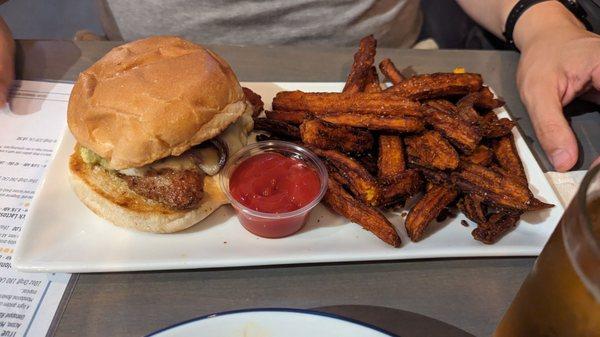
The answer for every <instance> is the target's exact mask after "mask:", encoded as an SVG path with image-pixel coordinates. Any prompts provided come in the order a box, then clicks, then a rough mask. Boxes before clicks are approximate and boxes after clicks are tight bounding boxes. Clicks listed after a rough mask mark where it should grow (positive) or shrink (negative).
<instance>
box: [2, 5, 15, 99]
mask: <svg viewBox="0 0 600 337" xmlns="http://www.w3.org/2000/svg"><path fill="white" fill-rule="evenodd" d="M0 3H1V1H0ZM14 78H15V41H14V40H13V38H12V34H11V33H10V29H9V28H8V26H7V25H6V23H5V22H4V20H3V19H2V18H1V17H0V107H1V106H4V105H5V104H6V102H7V100H8V90H9V89H10V86H11V84H12V82H13V80H14Z"/></svg>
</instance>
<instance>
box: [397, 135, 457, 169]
mask: <svg viewBox="0 0 600 337" xmlns="http://www.w3.org/2000/svg"><path fill="white" fill-rule="evenodd" d="M404 141H405V143H406V146H407V147H406V153H407V154H408V160H409V161H411V162H414V163H416V164H418V165H422V166H426V167H430V168H436V169H439V170H446V169H451V170H453V169H455V168H457V167H458V163H459V162H458V153H456V150H454V148H453V147H452V145H450V144H449V143H448V141H447V140H446V139H445V138H444V137H442V135H441V134H440V133H439V132H437V131H425V132H423V133H422V134H420V135H416V136H410V137H406V138H405V139H404Z"/></svg>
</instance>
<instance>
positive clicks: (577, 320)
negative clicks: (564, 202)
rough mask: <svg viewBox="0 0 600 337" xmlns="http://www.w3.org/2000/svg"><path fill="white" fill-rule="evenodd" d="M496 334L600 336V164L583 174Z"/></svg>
mask: <svg viewBox="0 0 600 337" xmlns="http://www.w3.org/2000/svg"><path fill="white" fill-rule="evenodd" d="M494 336H495V337H508V336H510V337H522V336H527V337H536V336H545V337H546V336H547V337H554V336H557V337H558V336H569V337H570V336H573V337H595V336H600V165H597V166H596V167H595V168H593V169H592V170H590V171H589V172H588V174H587V175H586V176H585V178H584V179H583V182H582V184H581V186H580V187H579V191H578V192H577V194H576V195H575V197H574V199H573V200H572V201H571V204H570V205H569V207H568V208H567V210H566V211H565V213H564V215H563V217H562V219H561V220H560V223H559V224H558V226H557V227H556V229H555V230H554V233H553V234H552V236H551V237H550V240H549V241H548V242H547V243H546V246H545V247H544V250H543V251H542V253H541V254H540V256H539V257H538V258H537V260H536V261H535V264H534V266H533V270H532V271H531V272H530V274H529V276H527V279H525V282H523V284H522V285H521V289H520V290H519V292H518V293H517V296H516V297H515V298H514V300H513V302H512V304H511V305H510V307H509V308H508V310H507V312H506V313H505V314H504V317H503V319H502V321H501V322H500V324H499V325H498V327H497V328H496V331H495V332H494Z"/></svg>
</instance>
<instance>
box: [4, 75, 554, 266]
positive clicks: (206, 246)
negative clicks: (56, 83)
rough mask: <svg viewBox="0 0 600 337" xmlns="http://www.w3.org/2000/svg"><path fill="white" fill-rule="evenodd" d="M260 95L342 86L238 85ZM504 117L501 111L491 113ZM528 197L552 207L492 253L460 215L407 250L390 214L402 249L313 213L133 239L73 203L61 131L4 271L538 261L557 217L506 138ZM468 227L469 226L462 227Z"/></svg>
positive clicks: (543, 183) (68, 138)
mask: <svg viewBox="0 0 600 337" xmlns="http://www.w3.org/2000/svg"><path fill="white" fill-rule="evenodd" d="M244 85H245V86H248V87H250V88H252V89H253V90H255V91H256V92H257V93H259V94H260V95H262V97H263V100H264V102H265V103H266V105H267V108H269V105H270V102H271V101H272V98H273V96H274V95H275V93H277V92H278V91H281V90H304V91H340V90H341V88H342V87H343V83H244ZM498 112H499V113H500V115H501V116H502V117H508V114H507V112H506V110H504V109H500V110H499V111H498ZM514 135H515V138H516V145H517V148H518V151H519V153H520V155H521V158H522V159H523V163H524V165H525V170H526V172H527V176H528V178H529V182H530V187H531V189H532V191H533V193H534V194H535V195H536V196H537V197H539V198H540V199H541V200H543V201H546V202H550V203H553V204H555V205H556V206H555V207H554V208H551V209H546V210H543V211H538V212H529V213H527V214H525V215H524V216H523V217H522V220H521V221H520V223H519V224H518V227H517V228H516V229H515V230H513V231H512V232H510V233H509V234H507V235H506V236H505V237H504V238H502V239H501V240H500V241H499V242H498V243H496V244H494V245H485V244H483V243H481V242H479V241H475V240H474V239H473V238H472V236H471V231H472V230H473V228H474V227H473V225H471V226H470V227H465V226H462V225H461V220H464V219H465V217H464V216H463V215H462V214H459V215H458V216H457V217H454V218H451V219H448V220H446V221H444V222H443V223H441V224H437V223H434V224H431V226H430V227H431V228H430V229H429V230H428V235H427V237H426V238H425V239H424V240H422V241H420V242H418V243H413V242H410V240H409V239H408V237H407V235H406V232H405V230H404V220H403V216H402V212H401V211H397V212H394V213H389V214H388V216H389V217H390V220H391V222H392V223H393V224H394V225H395V226H396V228H397V229H398V232H399V233H400V236H401V238H402V242H403V245H402V247H401V248H393V247H390V246H388V245H387V244H385V243H383V242H382V241H381V240H379V239H378V238H376V237H375V236H374V235H372V234H371V233H370V232H368V231H366V230H364V229H362V227H361V226H359V225H357V224H353V223H349V222H348V221H347V220H346V219H344V218H342V217H340V216H337V215H335V214H333V213H332V212H330V211H329V210H328V209H327V208H325V207H324V206H322V205H319V206H318V207H317V208H316V209H315V210H314V211H313V212H312V214H311V216H310V219H309V221H308V223H307V225H306V226H305V228H304V229H302V230H301V231H300V232H299V233H297V234H295V235H293V236H290V237H287V238H283V239H264V238H259V237H257V236H254V235H252V234H250V233H249V232H247V231H246V230H245V229H244V228H243V227H242V226H241V225H240V223H239V222H238V220H237V218H236V216H235V214H234V212H233V210H232V208H231V207H230V206H223V207H221V208H220V209H219V210H218V211H216V212H215V213H213V214H212V215H211V216H210V217H209V218H207V219H205V220H204V221H202V222H200V223H199V224H197V225H196V226H194V227H192V228H190V229H188V230H185V231H183V232H180V233H175V234H150V233H140V232H135V231H131V230H127V229H123V228H119V227H115V226H113V225H111V224H110V223H108V222H106V221H104V220H103V219H101V218H99V217H97V216H96V215H95V214H94V213H92V212H91V211H90V210H88V209H87V208H86V207H85V206H84V205H83V204H82V203H81V202H80V201H79V199H77V197H76V196H75V194H74V193H73V192H72V191H71V188H70V186H69V182H68V180H67V162H68V158H69V155H70V154H71V152H72V150H73V145H74V144H75V140H74V139H73V136H72V135H71V134H70V132H69V131H68V130H66V131H65V135H64V137H63V139H62V142H61V144H60V146H59V149H58V151H57V153H56V156H55V158H54V160H53V162H52V164H51V165H50V166H49V168H48V171H47V173H46V176H45V178H44V180H43V182H42V184H41V186H40V188H39V190H38V191H37V193H36V196H35V198H34V200H33V202H32V205H31V208H30V211H29V215H28V219H27V223H26V225H25V228H24V229H23V232H22V234H21V237H20V239H19V242H18V246H17V250H16V253H15V255H14V259H13V264H14V266H15V267H16V268H18V269H20V270H25V271H38V272H109V271H137V270H160V269H188V268H213V267H236V266H261V265H275V264H295V263H316V262H347V261H368V260H400V259H422V258H449V257H467V256H527V255H530V256H532V255H537V254H538V253H539V252H540V251H541V249H542V247H543V246H544V244H545V243H546V240H547V239H548V237H549V236H550V234H551V233H552V231H553V230H554V227H555V226H556V224H557V223H558V221H559V219H560V217H561V215H562V213H563V208H562V207H561V205H560V203H559V201H558V199H557V197H556V195H555V194H554V191H553V190H552V188H551V186H550V184H549V183H548V181H547V180H546V178H545V176H544V174H543V172H542V170H541V169H540V167H539V166H538V164H537V162H536V160H535V159H534V157H533V155H532V154H531V152H530V150H529V148H528V147H527V145H526V144H525V141H524V140H523V138H522V137H521V135H520V134H519V133H518V131H517V130H516V129H515V131H514ZM469 223H471V222H469Z"/></svg>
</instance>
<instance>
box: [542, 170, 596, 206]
mask: <svg viewBox="0 0 600 337" xmlns="http://www.w3.org/2000/svg"><path fill="white" fill-rule="evenodd" d="M586 173H587V171H586V170H582V171H571V172H565V173H562V172H546V173H545V174H546V178H547V179H548V181H549V182H550V185H552V187H553V188H554V191H555V192H556V194H558V198H559V199H560V202H561V203H562V205H563V206H564V207H567V205H568V204H569V203H570V202H571V200H572V199H573V197H574V196H575V193H576V192H577V189H578V188H579V185H580V184H581V181H582V180H583V177H584V176H585V174H586Z"/></svg>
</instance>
